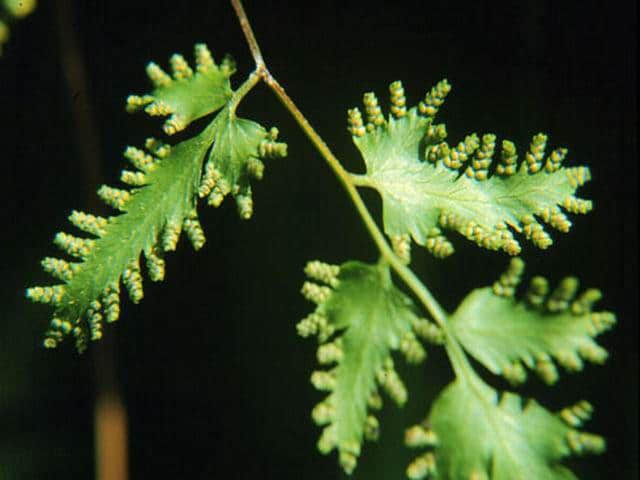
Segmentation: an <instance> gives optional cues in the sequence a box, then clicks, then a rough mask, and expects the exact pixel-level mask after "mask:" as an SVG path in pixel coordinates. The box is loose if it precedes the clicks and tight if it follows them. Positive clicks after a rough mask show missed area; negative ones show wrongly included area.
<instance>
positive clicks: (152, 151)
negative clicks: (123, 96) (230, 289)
mask: <svg viewBox="0 0 640 480" xmlns="http://www.w3.org/2000/svg"><path fill="white" fill-rule="evenodd" d="M195 51H196V63H197V73H196V74H195V75H194V74H193V72H192V71H191V69H190V68H189V67H188V65H186V62H184V59H182V57H181V56H175V55H174V56H173V57H172V64H173V79H172V78H171V77H169V76H168V75H167V74H165V73H162V74H161V73H159V71H160V68H159V67H157V66H155V64H150V65H154V66H153V67H149V68H148V69H147V72H148V73H149V77H150V78H151V80H152V81H153V82H154V83H155V84H156V86H157V88H156V90H154V92H153V100H149V98H150V97H151V96H145V97H136V98H143V99H145V100H144V101H145V102H147V100H149V101H148V102H147V104H148V105H147V111H150V110H151V113H152V114H155V113H156V111H155V110H154V109H162V108H164V107H163V105H165V103H163V102H167V105H170V107H167V108H165V109H164V110H163V111H164V112H166V113H171V114H172V117H171V118H170V120H169V123H168V124H169V125H174V126H175V125H176V124H178V123H180V125H181V127H182V128H184V127H186V126H187V125H188V123H189V122H191V121H192V120H194V119H196V118H198V117H200V116H202V115H204V114H206V113H211V112H213V111H215V110H220V111H219V113H218V114H217V115H216V117H215V118H214V119H213V120H212V121H211V123H210V124H209V125H208V126H207V127H206V128H205V129H204V130H203V131H202V132H201V133H200V134H198V135H196V136H194V137H193V138H190V139H188V140H185V141H183V142H180V143H178V144H176V145H174V146H169V145H165V144H162V143H161V142H159V141H158V140H156V139H148V140H147V142H146V144H145V146H146V149H147V152H145V151H143V150H140V149H137V148H133V147H128V148H127V149H126V151H125V157H126V158H127V159H128V160H129V161H130V162H131V164H132V165H133V166H134V167H135V170H134V171H129V170H124V171H123V172H122V176H121V180H122V181H123V182H124V183H125V184H128V185H129V186H131V187H132V188H131V189H130V190H123V189H117V188H112V187H108V186H102V187H101V188H100V189H99V190H98V195H99V196H100V197H101V198H102V199H103V200H104V201H105V203H107V204H108V205H110V206H111V207H113V208H115V209H118V210H120V211H122V212H123V214H121V215H118V216H113V217H109V218H102V217H97V216H94V215H90V214H85V213H82V212H75V211H74V212H73V213H72V214H71V216H70V217H69V220H70V221H71V223H72V224H73V225H74V226H76V227H77V228H78V229H79V230H81V231H83V232H86V233H88V234H90V237H88V238H87V237H84V238H80V237H75V236H73V235H70V234H67V233H64V232H60V233H58V234H57V235H56V237H55V239H54V243H56V245H58V246H59V247H60V248H61V249H62V250H63V251H64V252H66V253H67V254H68V255H69V256H71V257H76V258H79V259H80V260H81V261H80V262H68V261H66V260H64V259H56V258H45V259H44V260H43V262H42V265H43V267H44V269H45V271H47V272H49V273H51V274H52V275H53V276H54V277H55V278H56V279H58V280H61V281H62V282H63V283H61V284H58V285H54V286H45V287H32V288H29V289H28V290H27V296H28V297H29V298H30V299H31V300H34V301H37V302H43V303H49V304H51V305H52V306H53V307H54V314H53V319H52V320H51V324H50V328H49V330H48V331H47V334H46V338H45V341H44V344H45V346H46V347H56V346H57V345H58V343H59V342H60V341H61V340H62V339H63V338H64V337H65V336H66V335H69V334H72V335H73V336H74V337H75V339H76V346H77V348H78V349H79V350H81V351H82V350H84V349H85V348H86V345H87V341H88V340H89V339H91V340H98V339H99V338H101V337H102V323H103V320H106V321H107V322H113V321H115V320H117V319H118V317H119V313H120V295H119V292H120V284H121V283H122V284H124V286H125V287H126V289H127V290H128V293H129V296H130V298H131V300H132V301H133V302H134V303H137V302H139V301H140V300H141V299H142V297H143V290H142V276H141V268H140V256H141V254H144V257H145V259H146V265H147V270H148V274H149V277H150V279H151V280H152V281H161V280H163V279H164V274H165V266H164V265H165V262H164V259H163V257H164V254H165V253H166V252H168V251H172V250H175V249H176V245H177V243H178V239H179V236H180V233H181V231H183V230H184V231H185V232H186V233H187V236H188V237H189V239H190V240H191V243H192V244H193V247H194V248H195V249H196V250H197V249H199V248H201V247H202V245H203V244H204V242H205V237H204V233H203V231H202V228H201V226H200V222H199V220H198V214H197V211H196V207H197V200H198V198H199V197H207V196H208V198H209V203H210V204H213V205H215V206H218V205H220V203H221V202H222V200H223V198H224V196H226V195H227V194H229V193H231V194H232V195H233V196H234V197H235V199H236V202H237V204H238V209H239V212H240V215H241V217H242V218H249V217H250V216H251V213H252V210H253V203H252V200H251V188H250V185H249V179H250V178H251V177H253V178H258V179H259V178H261V177H262V171H263V168H264V166H263V164H262V162H261V160H260V158H261V157H267V156H283V155H285V154H286V148H284V146H283V144H279V143H276V142H275V136H276V133H275V131H274V132H272V133H268V132H267V131H266V130H265V129H264V128H263V127H261V126H260V125H258V124H257V123H255V122H252V121H250V120H245V119H241V118H237V117H236V116H235V113H234V111H233V110H232V106H233V104H232V103H231V100H232V99H233V92H232V90H231V87H230V85H229V79H228V77H229V76H230V75H231V72H232V69H231V68H229V67H228V62H226V63H223V64H222V66H220V67H218V66H217V65H216V64H215V63H214V62H213V60H212V58H211V54H210V53H209V51H208V49H207V47H206V46H204V45H196V48H195ZM176 58H179V59H181V60H176ZM225 65H227V66H225ZM158 77H162V79H163V80H162V82H159V80H158ZM165 77H166V78H165ZM159 83H162V86H158V84H159ZM190 92H191V97H190ZM148 97H149V98H148ZM194 98H195V99H200V101H201V102H205V101H206V102H211V103H210V104H209V106H208V107H205V106H204V105H205V103H199V102H197V101H195V100H194ZM134 103H136V102H135V101H134V100H132V97H129V100H128V105H129V106H131V105H132V104H134ZM150 106H151V107H152V108H149V107H150ZM167 129H168V128H167V124H165V130H167ZM209 150H210V152H209V155H208V157H207V151H209ZM205 158H206V159H207V160H206V163H205ZM203 164H204V173H203Z"/></svg>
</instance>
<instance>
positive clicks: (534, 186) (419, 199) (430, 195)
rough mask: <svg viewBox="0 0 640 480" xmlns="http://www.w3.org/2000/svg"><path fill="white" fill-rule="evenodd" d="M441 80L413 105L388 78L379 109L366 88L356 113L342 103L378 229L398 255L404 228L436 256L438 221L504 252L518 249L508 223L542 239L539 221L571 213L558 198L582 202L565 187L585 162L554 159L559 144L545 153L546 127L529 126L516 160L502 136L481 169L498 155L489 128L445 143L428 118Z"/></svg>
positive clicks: (584, 208)
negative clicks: (377, 207) (377, 213)
mask: <svg viewBox="0 0 640 480" xmlns="http://www.w3.org/2000/svg"><path fill="white" fill-rule="evenodd" d="M450 88H451V87H450V85H449V83H448V82H447V81H446V80H443V81H441V82H440V83H438V85H436V87H434V88H433V89H432V90H431V91H430V92H429V93H428V94H427V95H426V97H425V99H424V101H422V102H420V104H419V106H418V107H413V108H411V109H409V110H407V108H406V106H405V103H406V100H405V98H404V90H403V89H402V85H401V84H400V82H394V83H392V84H391V86H390V91H391V105H392V106H391V112H392V114H391V115H389V117H388V119H386V120H385V119H384V118H383V117H382V114H381V110H380V108H379V107H378V104H377V100H376V98H375V95H374V94H372V93H367V94H365V98H364V104H365V110H366V113H367V122H366V123H365V122H364V120H363V118H362V114H361V113H360V111H359V110H358V109H353V110H350V111H349V131H350V132H351V134H352V135H353V140H354V142H355V144H356V146H357V147H358V149H359V150H360V152H361V154H362V157H363V159H364V162H365V165H366V170H367V172H366V175H364V176H362V177H360V184H361V185H364V186H369V187H372V188H375V189H376V190H377V191H378V192H379V193H380V195H381V197H382V202H383V221H384V229H385V232H386V233H387V234H388V235H389V236H390V237H391V240H392V243H393V244H394V245H396V244H398V245H399V246H400V247H401V248H399V251H398V253H399V254H401V255H403V258H405V259H406V258H408V255H407V248H408V243H407V242H408V239H409V237H412V238H413V239H414V240H415V241H416V243H418V244H420V245H424V246H426V247H427V249H428V250H429V251H430V252H431V253H433V254H434V255H435V256H437V257H446V256H448V255H450V254H451V253H453V246H452V244H451V243H450V242H449V240H447V238H446V237H445V236H444V235H443V229H450V230H456V231H458V232H459V233H461V234H462V235H463V236H465V237H466V238H468V239H469V240H471V241H473V242H475V243H476V244H477V245H479V246H481V247H484V248H487V249H490V250H504V251H505V252H507V253H508V254H510V255H517V254H518V253H519V252H520V250H521V247H520V244H519V243H518V241H517V240H516V239H515V238H514V236H513V234H512V232H511V230H510V228H511V229H513V230H515V231H516V232H519V233H524V235H525V237H526V238H527V239H529V240H530V241H532V242H533V243H534V244H535V245H536V246H537V247H539V248H543V249H544V248H547V247H549V246H550V245H551V243H552V240H551V237H550V236H549V235H548V233H547V232H545V230H544V229H543V227H542V225H541V224H540V223H539V222H540V221H544V222H546V223H548V224H549V225H551V226H552V227H554V228H556V229H558V230H560V231H562V232H566V231H568V230H569V228H570V226H571V222H570V221H569V220H568V219H567V217H566V216H565V214H564V213H563V212H562V211H561V210H560V207H562V208H563V209H564V210H565V211H567V212H571V213H586V212H588V211H589V210H591V202H589V201H586V200H582V199H578V198H576V197H575V196H574V193H575V191H576V189H577V188H578V187H579V186H580V185H582V184H584V183H585V182H586V181H588V180H589V179H590V174H589V170H588V169H587V168H586V167H573V168H565V167H562V166H561V162H562V160H563V159H564V157H565V156H566V153H567V151H566V149H562V148H561V149H556V150H554V151H552V152H551V153H550V154H549V155H548V156H547V157H545V147H546V143H547V137H546V135H543V134H538V135H536V136H534V137H533V139H532V141H531V145H530V147H529V151H528V152H527V153H526V154H525V161H524V162H522V163H521V164H520V166H519V167H517V155H516V150H515V146H514V145H513V143H511V142H509V141H503V142H502V145H501V149H500V152H499V158H500V163H499V164H498V165H497V167H496V171H495V173H494V174H493V175H490V174H489V168H490V164H491V162H492V161H493V159H494V157H498V152H497V146H496V137H495V135H493V134H486V135H483V136H482V137H479V136H478V135H476V134H475V133H474V134H472V135H469V136H467V137H466V138H465V139H464V141H462V142H460V143H459V144H458V145H457V146H450V145H449V144H448V143H447V142H445V141H444V140H445V138H446V135H447V133H446V128H445V126H444V125H442V124H441V125H436V124H434V122H433V120H434V116H435V114H436V113H437V111H438V108H439V107H440V106H441V105H442V103H443V102H444V98H445V97H446V95H447V94H448V93H449V90H450ZM509 227H510V228H509Z"/></svg>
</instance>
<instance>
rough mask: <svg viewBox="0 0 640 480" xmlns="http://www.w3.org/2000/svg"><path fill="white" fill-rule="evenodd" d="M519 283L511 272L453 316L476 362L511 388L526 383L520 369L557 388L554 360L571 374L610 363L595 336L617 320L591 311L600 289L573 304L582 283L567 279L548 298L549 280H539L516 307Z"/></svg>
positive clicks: (469, 298)
mask: <svg viewBox="0 0 640 480" xmlns="http://www.w3.org/2000/svg"><path fill="white" fill-rule="evenodd" d="M518 261H519V260H516V259H514V263H518ZM519 262H520V263H522V262H521V261H519ZM513 266H514V265H512V268H511V269H510V270H512V272H511V273H512V274H513ZM522 268H523V265H522ZM522 268H519V270H520V271H519V272H518V273H517V275H518V276H519V274H520V273H521V272H522ZM517 269H518V268H517ZM517 269H516V270H517ZM516 284H517V279H513V275H511V276H510V275H509V272H507V274H505V275H503V277H502V278H501V280H500V281H498V282H496V283H495V284H494V285H493V287H492V288H488V287H487V288H481V289H476V290H473V291H472V292H471V293H470V294H469V295H468V296H467V297H466V298H465V299H464V300H463V301H462V303H461V304H460V306H459V307H458V309H457V310H456V312H455V313H454V314H453V315H452V317H451V319H450V325H451V329H452V332H453V334H454V335H455V337H456V338H457V339H458V341H459V342H460V343H461V344H462V345H463V346H464V348H465V349H466V350H467V351H468V352H469V353H470V354H471V355H472V356H473V357H474V358H475V359H477V360H478V361H479V362H481V363H482V364H483V365H484V366H485V367H487V368H488V369H489V370H490V371H491V372H493V373H495V374H502V375H504V376H505V377H506V378H507V380H509V381H510V382H512V383H513V384H517V383H521V382H523V381H524V380H525V379H526V371H525V370H524V368H523V366H522V364H524V365H526V366H527V367H528V368H531V369H535V370H536V372H537V373H538V375H539V376H540V377H541V378H542V379H543V380H544V381H546V382H547V383H553V382H554V381H555V380H556V379H557V377H558V374H557V372H556V368H555V366H554V364H553V362H552V361H551V357H553V358H555V359H556V361H557V362H558V363H559V364H560V365H562V366H563V367H565V368H566V369H567V370H569V371H578V370H581V369H582V366H583V362H582V359H585V360H588V361H591V362H594V363H603V362H604V361H605V360H606V358H607V351H606V350H605V349H604V348H602V347H601V346H600V345H598V344H597V343H596V342H595V341H594V337H596V336H597V335H598V334H600V333H602V332H603V331H605V330H607V329H608V328H610V327H611V326H612V325H613V324H614V323H615V316H614V315H613V314H612V313H609V312H592V311H591V308H592V305H593V303H594V302H595V301H597V300H598V299H599V298H600V297H601V295H600V292H599V291H598V290H595V289H588V290H586V291H585V292H584V293H582V295H580V296H578V297H577V299H574V296H575V294H576V292H577V290H578V283H577V280H576V279H575V278H571V277H569V278H566V279H564V280H563V281H562V282H561V283H560V285H559V286H558V288H556V290H555V291H554V292H553V293H552V294H551V295H549V296H547V291H546V290H547V287H546V280H544V279H543V278H542V277H535V278H534V279H533V280H532V282H531V285H530V287H529V292H528V294H527V298H526V300H525V301H519V302H518V301H516V300H515V299H514V298H513V289H514V287H515V285H516Z"/></svg>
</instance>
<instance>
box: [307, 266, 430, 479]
mask: <svg viewBox="0 0 640 480" xmlns="http://www.w3.org/2000/svg"><path fill="white" fill-rule="evenodd" d="M305 272H306V273H307V275H308V276H309V277H310V278H312V279H313V280H316V281H319V282H322V283H324V284H326V285H320V284H317V283H313V282H305V284H304V286H303V287H302V293H303V295H304V296H305V297H306V298H307V299H309V300H311V301H313V302H314V303H317V304H318V306H317V308H316V310H315V311H314V312H313V313H312V314H311V315H309V316H308V317H307V318H305V319H304V320H302V321H301V322H300V323H299V324H298V333H299V334H300V335H302V336H304V337H306V336H309V335H317V336H318V340H319V343H320V346H319V348H318V361H319V362H320V363H321V364H323V365H326V364H333V363H336V364H337V365H336V366H335V367H333V368H332V369H330V370H320V371H316V372H314V373H313V375H312V376H311V381H312V383H313V384H314V386H315V387H316V388H317V389H319V390H326V391H329V392H331V393H330V394H329V396H328V397H327V398H325V399H324V400H323V401H322V402H321V403H319V404H318V405H317V406H316V407H315V408H314V409H313V413H312V417H313V419H314V421H315V422H316V423H317V424H318V425H327V426H325V427H324V430H323V432H322V435H321V437H320V440H319V441H318V449H319V450H320V452H322V453H324V454H327V453H329V452H330V451H331V450H333V449H334V448H336V449H337V450H338V452H339V461H340V465H341V466H342V468H343V469H344V470H345V471H346V472H347V473H351V472H352V471H353V469H354V468H355V466H356V463H357V457H358V456H359V454H360V450H361V446H362V442H363V439H368V440H374V439H375V438H377V434H378V420H377V419H376V417H375V416H373V415H372V414H371V413H369V410H371V409H379V408H381V406H382V404H381V398H380V396H379V394H378V388H377V386H376V383H377V384H378V385H379V386H382V388H383V389H384V390H385V391H386V392H387V393H388V394H389V395H390V396H391V398H392V399H393V400H394V401H395V402H396V403H397V404H398V405H403V404H404V403H405V401H406V399H407V392H406V389H405V387H404V385H403V383H402V381H401V380H400V377H399V376H398V374H397V373H396V371H395V369H394V368H393V361H392V359H391V351H392V350H400V351H401V352H402V353H403V354H404V356H405V357H406V359H407V360H408V361H409V362H411V363H418V362H420V361H422V360H423V359H424V358H425V356H426V353H425V350H424V348H423V347H422V345H421V344H420V343H419V342H418V341H417V339H416V336H415V335H414V331H413V330H414V328H415V330H416V331H419V332H420V333H424V332H426V331H431V332H432V333H433V328H429V326H428V325H429V324H427V325H425V322H426V321H425V320H421V319H419V318H418V317H417V316H416V314H415V311H414V305H413V303H412V301H411V300H410V299H409V298H408V297H407V296H405V295H404V294H403V293H402V292H400V291H399V290H398V289H397V288H396V287H395V286H394V285H393V284H392V282H391V278H390V275H389V270H388V267H386V266H380V265H368V264H364V263H359V262H353V261H352V262H347V263H345V264H343V265H341V266H340V267H337V266H331V265H326V264H322V263H320V262H311V263H309V264H308V265H307V268H306V269H305ZM431 325H432V324H431ZM432 337H433V335H432Z"/></svg>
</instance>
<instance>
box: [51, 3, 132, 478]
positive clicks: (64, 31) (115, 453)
mask: <svg viewBox="0 0 640 480" xmlns="http://www.w3.org/2000/svg"><path fill="white" fill-rule="evenodd" d="M72 3H73V2H69V1H68V0H58V1H57V2H56V20H57V36H58V46H59V55H60V62H61V68H62V71H63V73H64V77H65V82H66V85H67V90H68V94H69V95H68V98H69V100H70V102H71V105H70V107H71V111H72V115H73V119H72V121H73V125H74V132H75V139H74V140H75V143H76V147H77V153H78V158H79V160H80V161H79V165H78V170H79V177H80V178H81V179H82V180H83V184H84V185H87V186H89V187H90V188H91V190H93V189H95V187H97V185H98V184H99V183H101V177H102V165H103V162H102V155H101V146H100V138H99V134H98V129H97V128H96V122H95V118H94V116H93V114H92V112H93V109H92V108H91V102H90V99H91V97H90V95H89V91H88V84H87V78H86V68H85V62H84V58H83V55H82V52H81V51H80V47H79V42H78V39H77V36H76V31H75V30H74V23H75V22H74V21H73V11H72ZM83 203H84V206H85V207H87V208H88V209H89V210H94V211H96V210H100V209H101V208H103V207H102V205H100V204H99V202H98V201H97V196H96V195H93V192H92V191H91V193H89V192H87V194H86V195H85V201H84V202H83ZM91 354H92V355H93V364H94V368H95V372H94V376H93V378H94V379H95V402H94V435H95V443H94V451H95V473H96V479H97V480H126V479H127V477H128V466H127V414H126V409H125V407H124V404H123V402H122V398H121V396H120V392H119V388H118V381H117V375H116V368H115V353H114V342H113V337H110V336H107V337H106V338H104V339H103V340H102V341H101V342H96V343H95V344H94V345H93V348H92V349H91Z"/></svg>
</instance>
